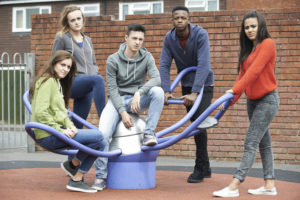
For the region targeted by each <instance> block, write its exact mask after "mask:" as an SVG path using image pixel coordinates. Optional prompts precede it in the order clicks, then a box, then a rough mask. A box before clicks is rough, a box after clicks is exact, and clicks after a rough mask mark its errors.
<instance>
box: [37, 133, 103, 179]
mask: <svg viewBox="0 0 300 200" xmlns="http://www.w3.org/2000/svg"><path fill="white" fill-rule="evenodd" d="M73 139H74V140H75V141H77V142H79V143H81V144H83V145H85V146H88V147H90V148H92V149H96V150H100V151H103V150H104V149H105V146H106V142H105V140H104V138H103V135H102V133H101V132H100V131H98V130H92V129H78V133H77V134H76V135H75V136H74V138H73ZM38 144H39V145H40V146H42V147H44V148H45V149H53V150H54V149H60V148H66V147H69V145H68V144H66V143H64V142H63V141H61V140H60V139H58V138H57V137H55V136H53V135H52V136H48V137H45V138H42V139H39V140H38ZM75 158H76V159H77V160H79V161H80V167H79V169H78V171H79V172H81V173H87V172H88V171H89V170H90V168H91V167H92V165H93V163H94V161H95V160H96V158H97V157H95V156H92V155H89V154H87V153H85V152H82V151H78V153H77V154H76V155H75Z"/></svg>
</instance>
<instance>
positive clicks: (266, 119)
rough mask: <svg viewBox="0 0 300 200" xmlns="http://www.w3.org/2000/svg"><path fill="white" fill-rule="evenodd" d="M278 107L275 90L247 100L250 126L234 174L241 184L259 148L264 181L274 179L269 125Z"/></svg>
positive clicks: (277, 97)
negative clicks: (242, 152) (240, 160)
mask: <svg viewBox="0 0 300 200" xmlns="http://www.w3.org/2000/svg"><path fill="white" fill-rule="evenodd" d="M278 107H279V96H278V93H277V91H276V90H274V91H272V92H270V93H268V94H266V95H265V96H264V97H262V98H260V99H256V100H250V99H247V111H248V117H249V120H250V126H249V128H248V131H247V135H246V138H245V143H244V155H243V158H242V162H241V164H240V166H239V168H238V169H237V171H236V173H235V174H234V176H233V177H234V178H237V179H239V180H240V181H241V182H243V181H244V180H245V177H246V174H247V172H248V170H249V169H250V168H251V167H252V165H253V163H254V161H255V159H256V153H257V149H258V148H259V151H260V156H261V161H262V165H263V173H264V179H265V180H266V179H275V175H274V157H273V152H272V139H271V135H270V130H269V125H270V123H271V122H272V120H273V119H274V117H275V115H276V113H277V111H278Z"/></svg>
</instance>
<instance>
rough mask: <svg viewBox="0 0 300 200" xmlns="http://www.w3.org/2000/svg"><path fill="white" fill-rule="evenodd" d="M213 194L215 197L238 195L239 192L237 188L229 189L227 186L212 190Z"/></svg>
mask: <svg viewBox="0 0 300 200" xmlns="http://www.w3.org/2000/svg"><path fill="white" fill-rule="evenodd" d="M213 195H214V196H215V197H238V196H239V195H240V194H239V190H238V189H236V190H229V188H228V187H226V188H224V189H222V190H218V191H214V192H213Z"/></svg>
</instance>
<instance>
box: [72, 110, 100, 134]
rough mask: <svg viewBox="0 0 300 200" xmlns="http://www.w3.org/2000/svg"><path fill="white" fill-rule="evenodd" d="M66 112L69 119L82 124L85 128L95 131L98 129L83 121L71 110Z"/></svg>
mask: <svg viewBox="0 0 300 200" xmlns="http://www.w3.org/2000/svg"><path fill="white" fill-rule="evenodd" d="M68 112H69V113H68V114H69V117H71V118H72V119H74V120H76V121H78V122H79V123H81V124H83V125H84V126H85V127H87V128H89V129H97V130H98V128H97V127H96V126H94V125H93V124H91V123H89V122H88V121H86V120H84V119H83V118H81V117H80V116H79V115H77V114H75V113H74V112H72V111H71V110H68Z"/></svg>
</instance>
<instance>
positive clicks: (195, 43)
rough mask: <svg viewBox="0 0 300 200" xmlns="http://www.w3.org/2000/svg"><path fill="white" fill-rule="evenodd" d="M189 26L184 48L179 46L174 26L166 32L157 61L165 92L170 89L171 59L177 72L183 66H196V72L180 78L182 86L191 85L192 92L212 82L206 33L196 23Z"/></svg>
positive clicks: (212, 74) (212, 76) (212, 75)
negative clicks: (158, 61) (158, 60)
mask: <svg viewBox="0 0 300 200" xmlns="http://www.w3.org/2000/svg"><path fill="white" fill-rule="evenodd" d="M189 26H190V35H189V37H188V39H187V41H186V45H185V49H182V47H181V46H180V43H179V40H178V37H177V35H176V28H173V29H172V30H171V31H169V32H168V33H167V34H166V37H165V40H164V45H163V49H162V53H161V56H160V63H159V72H160V77H161V86H162V88H163V90H164V91H165V92H169V91H170V68H171V64H172V60H173V59H174V60H175V64H176V66H177V70H178V73H179V72H180V71H182V70H183V69H185V68H188V67H191V66H197V71H196V72H191V73H188V74H187V75H186V76H184V77H183V78H182V80H181V84H182V86H184V87H192V92H200V89H201V88H202V86H203V85H205V86H210V85H212V84H213V83H214V73H213V71H212V69H211V67H210V52H209V38H208V33H207V31H206V30H205V29H203V28H202V27H200V26H198V25H196V26H194V25H193V24H191V23H190V24H189Z"/></svg>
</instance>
